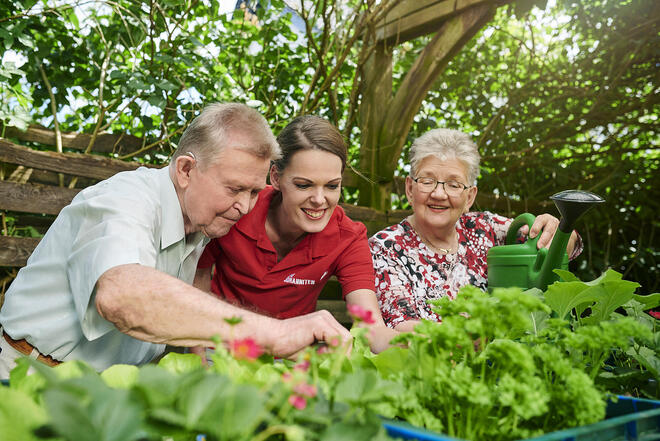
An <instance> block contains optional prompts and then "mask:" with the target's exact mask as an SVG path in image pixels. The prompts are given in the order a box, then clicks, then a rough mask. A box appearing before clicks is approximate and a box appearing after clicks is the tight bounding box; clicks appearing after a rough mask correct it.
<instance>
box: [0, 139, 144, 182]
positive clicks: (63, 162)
mask: <svg viewBox="0 0 660 441" xmlns="http://www.w3.org/2000/svg"><path fill="white" fill-rule="evenodd" d="M0 161H2V162H8V163H11V164H19V165H23V166H26V167H31V168H37V169H41V170H50V171H54V172H58V173H66V174H69V175H74V176H83V177H86V178H94V179H99V180H102V179H106V178H109V177H110V176H112V175H114V174H116V173H118V172H120V171H126V170H134V169H136V168H138V167H139V166H140V165H141V164H139V163H136V162H126V161H120V160H118V159H112V158H104V157H101V156H95V155H85V154H81V153H57V152H43V151H39V150H34V149H31V148H28V147H24V146H22V145H18V144H14V143H13V142H11V141H8V140H6V139H3V138H0Z"/></svg>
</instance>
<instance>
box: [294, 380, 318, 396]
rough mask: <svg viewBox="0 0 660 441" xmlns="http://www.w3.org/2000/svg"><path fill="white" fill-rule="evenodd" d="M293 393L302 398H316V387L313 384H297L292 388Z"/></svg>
mask: <svg viewBox="0 0 660 441" xmlns="http://www.w3.org/2000/svg"><path fill="white" fill-rule="evenodd" d="M293 391H294V392H295V393H296V394H298V395H301V396H303V397H308V398H314V397H315V396H316V386H314V385H313V384H307V383H299V384H296V385H295V386H294V387H293Z"/></svg>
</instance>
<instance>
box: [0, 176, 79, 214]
mask: <svg viewBox="0 0 660 441" xmlns="http://www.w3.org/2000/svg"><path fill="white" fill-rule="evenodd" d="M79 191H80V189H77V188H73V189H71V188H62V187H53V186H50V185H39V184H29V183H28V184H16V183H14V182H8V181H0V210H10V211H21V212H24V213H37V214H38V213H45V214H58V213H59V212H60V210H61V209H62V208H64V207H66V206H67V205H69V203H70V202H71V199H73V197H74V196H75V195H76V194H78V192H79Z"/></svg>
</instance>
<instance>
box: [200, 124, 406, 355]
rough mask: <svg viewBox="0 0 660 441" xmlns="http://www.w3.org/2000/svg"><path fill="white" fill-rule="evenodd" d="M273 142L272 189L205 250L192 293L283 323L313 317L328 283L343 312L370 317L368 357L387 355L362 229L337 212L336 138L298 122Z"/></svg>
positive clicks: (340, 165) (387, 332)
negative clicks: (337, 290) (332, 281)
mask: <svg viewBox="0 0 660 441" xmlns="http://www.w3.org/2000/svg"><path fill="white" fill-rule="evenodd" d="M277 141H278V142H279V144H280V147H281V148H282V158H281V159H279V160H277V161H275V162H274V163H273V165H272V166H271V169H270V182H271V184H272V186H268V187H266V188H265V189H264V190H263V191H261V192H260V193H259V196H258V199H257V201H256V204H255V206H254V208H253V209H252V211H250V212H249V213H248V214H246V215H244V216H243V217H241V219H240V220H239V221H238V222H237V223H236V225H235V226H234V227H233V228H232V229H231V230H230V231H229V233H228V234H227V235H225V236H223V237H220V238H217V239H213V240H212V241H211V242H210V243H209V244H208V246H207V247H206V250H205V251H204V254H203V255H202V257H201V259H200V261H199V264H198V270H197V275H196V277H195V286H197V287H198V288H200V289H203V290H206V291H212V292H213V293H215V294H216V295H218V296H219V297H221V298H223V299H226V300H228V301H230V302H232V303H235V304H237V305H240V306H243V307H245V308H249V309H252V310H255V311H258V312H260V313H265V314H268V315H271V316H274V317H278V318H289V317H295V316H299V315H303V314H307V313H310V312H313V311H314V310H315V308H316V301H317V298H318V296H319V293H320V292H321V289H322V288H323V286H324V285H325V283H326V282H327V280H328V279H329V278H330V276H332V275H334V276H336V277H337V279H338V280H339V282H340V284H341V286H342V295H343V296H344V299H345V300H346V303H347V305H359V306H361V307H362V308H364V309H365V310H367V311H370V312H371V315H372V317H373V318H374V322H375V323H373V324H370V325H367V326H370V328H371V332H370V333H369V336H370V337H369V338H370V342H371V348H372V350H373V351H374V352H379V351H381V350H383V349H385V348H386V347H387V345H388V343H389V341H390V340H391V338H392V337H394V336H395V335H396V332H395V331H393V330H391V329H389V328H387V327H386V326H385V324H384V322H383V319H382V317H381V314H380V308H379V307H378V301H377V299H376V294H375V291H374V288H375V286H374V280H375V277H374V269H373V263H372V259H371V252H370V250H369V245H368V242H367V231H366V228H365V226H364V225H363V224H361V223H358V222H353V221H352V220H351V219H349V218H348V216H346V214H345V213H344V210H343V209H342V208H341V207H339V206H337V203H338V202H339V197H340V195H341V181H342V173H343V171H344V167H345V166H346V156H347V152H346V144H345V143H344V140H343V138H342V136H341V134H340V133H339V131H338V130H337V129H336V128H335V127H334V126H333V125H332V124H330V123H329V122H328V121H326V120H324V119H322V118H319V117H316V116H301V117H298V118H296V119H294V120H293V121H292V122H291V123H290V124H289V125H287V126H286V127H285V128H284V129H283V130H282V132H281V133H280V135H279V136H278V138H277ZM213 264H215V271H214V272H213V273H212V266H213Z"/></svg>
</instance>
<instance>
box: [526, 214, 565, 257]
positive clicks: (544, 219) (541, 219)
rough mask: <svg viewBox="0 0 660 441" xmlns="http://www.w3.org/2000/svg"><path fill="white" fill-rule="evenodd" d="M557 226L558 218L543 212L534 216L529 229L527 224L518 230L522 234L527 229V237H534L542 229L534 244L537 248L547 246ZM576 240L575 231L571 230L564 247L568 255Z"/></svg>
mask: <svg viewBox="0 0 660 441" xmlns="http://www.w3.org/2000/svg"><path fill="white" fill-rule="evenodd" d="M558 227H559V219H557V218H556V217H554V216H553V215H551V214H548V213H544V214H540V215H538V216H536V219H535V220H534V223H533V224H532V228H531V229H530V228H529V227H528V226H527V225H525V226H523V227H522V228H521V229H520V231H521V232H522V233H523V234H527V233H528V230H529V238H530V239H534V238H535V237H536V236H538V234H539V233H540V232H541V231H542V233H541V236H540V237H539V240H538V242H537V243H536V246H537V248H538V249H541V248H549V247H550V244H551V243H552V238H553V237H554V236H555V231H557V228H558ZM576 242H577V233H576V232H575V231H573V232H572V233H571V237H570V239H569V240H568V246H567V247H566V252H567V253H568V255H569V256H570V255H571V254H572V253H573V248H575V243H576Z"/></svg>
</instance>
